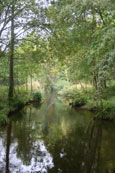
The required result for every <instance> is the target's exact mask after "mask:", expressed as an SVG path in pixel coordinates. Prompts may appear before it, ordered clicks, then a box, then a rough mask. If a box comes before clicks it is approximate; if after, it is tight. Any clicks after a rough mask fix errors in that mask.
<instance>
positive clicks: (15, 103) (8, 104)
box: [0, 89, 42, 127]
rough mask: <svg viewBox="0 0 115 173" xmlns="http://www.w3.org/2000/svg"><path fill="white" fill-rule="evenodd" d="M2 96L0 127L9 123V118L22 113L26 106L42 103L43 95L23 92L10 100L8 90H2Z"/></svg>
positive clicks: (0, 100) (0, 102)
mask: <svg viewBox="0 0 115 173" xmlns="http://www.w3.org/2000/svg"><path fill="white" fill-rule="evenodd" d="M1 93H2V94H1V95H0V127H1V126H4V125H6V124H8V123H9V118H8V116H9V115H11V114H14V113H15V112H17V111H20V110H21V109H22V108H23V107H24V106H26V105H28V104H32V103H35V102H37V103H41V100H42V94H41V93H40V92H35V93H32V94H31V93H30V92H26V91H21V92H20V93H18V94H15V96H14V97H13V98H12V99H10V100H9V99H8V96H7V94H6V93H7V92H6V89H2V92H1Z"/></svg>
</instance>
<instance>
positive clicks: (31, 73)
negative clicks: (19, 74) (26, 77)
mask: <svg viewBox="0 0 115 173" xmlns="http://www.w3.org/2000/svg"><path fill="white" fill-rule="evenodd" d="M32 91H33V84H32V71H31V93H32Z"/></svg>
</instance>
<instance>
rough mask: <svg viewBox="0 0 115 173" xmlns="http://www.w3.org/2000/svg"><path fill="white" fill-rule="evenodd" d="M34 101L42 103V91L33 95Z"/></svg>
mask: <svg viewBox="0 0 115 173" xmlns="http://www.w3.org/2000/svg"><path fill="white" fill-rule="evenodd" d="M33 100H34V101H37V102H41V100H42V94H41V92H40V91H38V92H35V93H33Z"/></svg>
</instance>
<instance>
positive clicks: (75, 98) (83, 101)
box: [58, 82, 115, 120]
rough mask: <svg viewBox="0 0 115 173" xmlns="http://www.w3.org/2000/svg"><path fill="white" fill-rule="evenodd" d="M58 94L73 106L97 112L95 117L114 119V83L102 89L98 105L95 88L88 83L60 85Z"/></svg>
mask: <svg viewBox="0 0 115 173" xmlns="http://www.w3.org/2000/svg"><path fill="white" fill-rule="evenodd" d="M58 94H59V95H60V96H61V97H62V98H64V99H65V100H66V101H67V102H68V103H69V104H71V103H72V105H73V106H78V107H79V106H82V107H83V108H86V109H88V110H91V111H95V112H97V117H99V118H102V119H107V120H109V119H110V120H113V119H114V120H115V83H113V82H112V85H110V86H109V87H107V88H106V89H104V90H103V93H102V103H103V107H101V106H100V102H99V98H98V96H97V95H96V90H95V89H94V88H93V87H92V86H91V85H90V84H87V85H86V86H85V84H84V83H83V84H81V85H72V84H71V85H70V84H69V85H67V86H66V87H62V88H61V89H60V90H59V91H58Z"/></svg>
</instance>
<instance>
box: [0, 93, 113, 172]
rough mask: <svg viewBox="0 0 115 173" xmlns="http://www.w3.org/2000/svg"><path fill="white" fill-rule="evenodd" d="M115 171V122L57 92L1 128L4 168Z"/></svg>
mask: <svg viewBox="0 0 115 173" xmlns="http://www.w3.org/2000/svg"><path fill="white" fill-rule="evenodd" d="M9 172H11V173H115V124H114V123H110V122H101V121H93V118H92V114H91V113H88V112H85V111H78V110H74V109H71V108H70V107H68V106H65V105H64V104H62V103H60V102H59V101H57V100H55V99H54V98H52V96H51V97H49V98H48V100H47V101H46V103H44V104H43V105H42V106H41V107H40V108H39V106H32V105H31V106H29V107H27V108H25V109H24V110H23V111H22V112H21V113H19V114H17V116H13V117H12V118H11V121H10V124H9V125H8V126H7V127H5V128H3V129H0V173H9Z"/></svg>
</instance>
